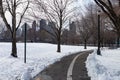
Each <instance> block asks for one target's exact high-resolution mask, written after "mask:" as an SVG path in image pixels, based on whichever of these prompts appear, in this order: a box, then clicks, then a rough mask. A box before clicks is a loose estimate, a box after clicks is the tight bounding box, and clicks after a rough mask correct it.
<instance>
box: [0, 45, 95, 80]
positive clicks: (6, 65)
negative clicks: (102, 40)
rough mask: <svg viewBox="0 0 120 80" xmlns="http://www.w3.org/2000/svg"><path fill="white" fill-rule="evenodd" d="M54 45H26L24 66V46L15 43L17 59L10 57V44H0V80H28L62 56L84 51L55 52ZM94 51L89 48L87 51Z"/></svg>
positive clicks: (66, 48)
mask: <svg viewBox="0 0 120 80" xmlns="http://www.w3.org/2000/svg"><path fill="white" fill-rule="evenodd" d="M56 48H57V46H56V45H53V44H44V43H27V63H26V64H24V44H23V43H17V50H18V58H13V57H11V56H10V53H11V43H0V80H30V79H31V78H32V77H34V76H35V75H37V74H38V73H39V72H40V71H42V70H43V69H44V68H45V67H46V66H48V65H50V64H52V63H54V62H55V61H58V60H60V58H62V57H63V56H66V55H70V54H73V53H75V52H80V51H85V50H84V49H83V47H80V46H65V45H64V46H62V47H61V48H62V52H61V53H57V52H56ZM90 49H94V47H89V48H88V49H87V50H90Z"/></svg>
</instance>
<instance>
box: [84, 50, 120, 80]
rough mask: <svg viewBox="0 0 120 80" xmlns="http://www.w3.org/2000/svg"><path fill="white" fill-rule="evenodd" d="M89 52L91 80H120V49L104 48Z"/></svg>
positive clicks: (88, 66)
mask: <svg viewBox="0 0 120 80" xmlns="http://www.w3.org/2000/svg"><path fill="white" fill-rule="evenodd" d="M96 52H97V51H94V52H93V53H92V54H89V56H88V58H87V61H86V67H87V70H88V75H89V76H90V77H91V80H120V49H114V50H109V49H104V50H102V51H101V53H102V56H98V55H97V53H96Z"/></svg>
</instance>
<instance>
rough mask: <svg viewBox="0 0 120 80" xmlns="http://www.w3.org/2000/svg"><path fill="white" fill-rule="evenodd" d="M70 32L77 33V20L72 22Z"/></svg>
mask: <svg viewBox="0 0 120 80" xmlns="http://www.w3.org/2000/svg"><path fill="white" fill-rule="evenodd" d="M70 32H71V33H72V34H76V25H75V22H72V23H70Z"/></svg>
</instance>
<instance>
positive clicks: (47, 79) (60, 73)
mask: <svg viewBox="0 0 120 80" xmlns="http://www.w3.org/2000/svg"><path fill="white" fill-rule="evenodd" d="M91 52H92V51H84V52H79V53H76V54H73V55H69V56H66V57H63V58H62V59H61V60H60V61H58V62H56V63H54V64H52V65H50V66H48V67H47V68H46V69H45V70H43V71H42V72H41V73H39V74H38V75H37V76H36V77H35V78H34V79H33V80H90V78H89V77H88V75H87V70H86V68H85V61H86V58H87V56H88V55H89V53H91Z"/></svg>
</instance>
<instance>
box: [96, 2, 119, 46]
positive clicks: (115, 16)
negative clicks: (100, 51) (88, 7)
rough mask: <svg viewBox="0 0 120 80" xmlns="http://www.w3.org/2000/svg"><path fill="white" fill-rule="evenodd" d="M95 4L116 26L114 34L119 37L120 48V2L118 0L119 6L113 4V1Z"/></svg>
mask: <svg viewBox="0 0 120 80" xmlns="http://www.w3.org/2000/svg"><path fill="white" fill-rule="evenodd" d="M94 1H95V3H96V4H97V5H98V6H99V7H100V8H101V9H102V11H103V12H104V13H105V14H107V15H108V17H109V18H110V20H111V21H112V23H113V24H114V26H113V29H114V32H115V33H116V34H117V36H118V40H117V41H118V45H117V46H118V47H119V40H120V13H119V10H120V6H119V5H120V0H117V3H119V4H117V5H116V4H113V2H115V1H116V0H115V1H112V0H94Z"/></svg>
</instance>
